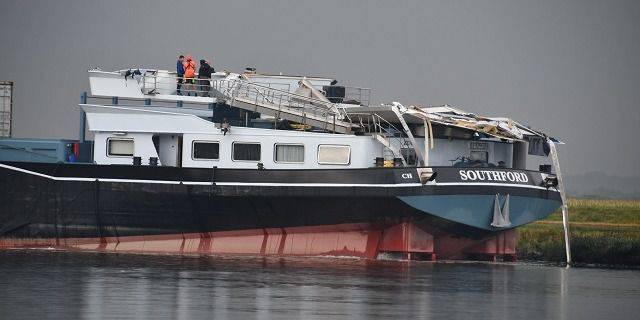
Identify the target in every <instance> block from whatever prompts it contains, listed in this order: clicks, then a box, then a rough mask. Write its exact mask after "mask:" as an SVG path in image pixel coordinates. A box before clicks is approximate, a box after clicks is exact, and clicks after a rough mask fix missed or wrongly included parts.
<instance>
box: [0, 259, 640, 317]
mask: <svg viewBox="0 0 640 320" xmlns="http://www.w3.org/2000/svg"><path fill="white" fill-rule="evenodd" d="M0 295H1V297H2V299H0V318H2V319H11V318H33V319H41V318H50V319H73V318H91V319H111V318H147V319H194V318H212V317H215V318H216V319H246V318H251V319H300V318H304V319H315V318H350V319H371V318H425V319H436V318H443V317H446V318H448V319H469V318H474V319H504V318H509V319H531V318H536V319H602V318H607V319H614V318H620V319H624V318H627V317H628V316H630V315H634V314H637V313H638V311H640V309H639V306H638V301H640V299H639V298H640V272H638V271H615V270H601V269H564V268H557V267H549V266H539V265H527V264H514V265H490V264H471V263H403V262H389V261H388V262H371V261H363V260H349V259H326V258H316V259H276V258H267V259H265V258H223V257H174V256H150V255H144V256H141V255H116V254H94V253H68V252H46V251H4V252H0Z"/></svg>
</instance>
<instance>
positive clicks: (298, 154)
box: [275, 144, 304, 163]
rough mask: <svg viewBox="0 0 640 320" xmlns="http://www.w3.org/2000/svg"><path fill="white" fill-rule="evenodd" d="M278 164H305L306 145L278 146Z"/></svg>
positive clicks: (276, 159) (276, 154)
mask: <svg viewBox="0 0 640 320" xmlns="http://www.w3.org/2000/svg"><path fill="white" fill-rule="evenodd" d="M275 161H276V162H289V163H303V162H304V145H301V144H276V152H275Z"/></svg>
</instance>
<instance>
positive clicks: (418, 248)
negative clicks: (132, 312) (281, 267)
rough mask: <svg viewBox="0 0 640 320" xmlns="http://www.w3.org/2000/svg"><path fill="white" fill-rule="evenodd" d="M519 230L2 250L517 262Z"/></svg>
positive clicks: (27, 242) (302, 233)
mask: <svg viewBox="0 0 640 320" xmlns="http://www.w3.org/2000/svg"><path fill="white" fill-rule="evenodd" d="M516 237H517V236H516V231H515V230H507V231H504V232H501V233H498V234H496V235H494V236H491V237H489V238H485V239H481V240H477V239H469V238H461V237H454V236H449V235H445V236H433V235H431V234H429V233H427V232H425V231H424V230H422V229H420V228H419V227H418V226H416V225H414V224H412V223H408V222H407V223H400V224H397V225H393V226H380V225H373V224H339V225H325V226H316V227H294V228H269V229H252V230H242V231H221V232H207V233H184V234H168V235H151V236H128V237H104V238H58V239H56V238H49V239H46V238H45V239H37V238H31V239H20V238H2V239H0V249H9V248H55V249H67V250H87V251H104V252H123V253H124V252H126V253H166V254H247V255H268V256H347V257H360V258H367V259H376V258H380V257H383V256H385V254H390V256H391V257H394V258H400V259H419V260H432V261H433V260H436V257H438V259H447V260H448V259H472V260H489V261H497V260H499V259H502V260H504V261H514V260H515V253H516Z"/></svg>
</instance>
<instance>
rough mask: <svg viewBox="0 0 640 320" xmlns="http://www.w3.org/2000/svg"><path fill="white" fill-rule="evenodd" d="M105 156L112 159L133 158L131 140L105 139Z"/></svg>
mask: <svg viewBox="0 0 640 320" xmlns="http://www.w3.org/2000/svg"><path fill="white" fill-rule="evenodd" d="M107 155H108V156H113V157H133V139H115V138H109V139H107Z"/></svg>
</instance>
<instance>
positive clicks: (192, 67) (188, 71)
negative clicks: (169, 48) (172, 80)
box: [182, 54, 198, 96]
mask: <svg viewBox="0 0 640 320" xmlns="http://www.w3.org/2000/svg"><path fill="white" fill-rule="evenodd" d="M182 66H183V67H184V83H185V91H187V95H188V96H190V95H191V92H193V93H194V96H198V93H197V92H196V86H195V77H196V63H195V62H194V61H193V57H192V56H191V55H190V54H188V55H187V57H186V59H185V61H184V63H183V64H182Z"/></svg>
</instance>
